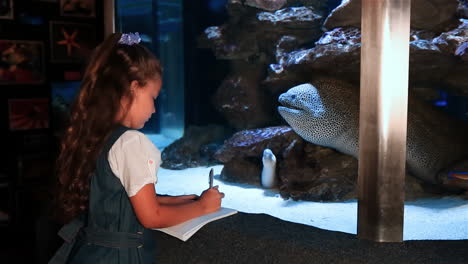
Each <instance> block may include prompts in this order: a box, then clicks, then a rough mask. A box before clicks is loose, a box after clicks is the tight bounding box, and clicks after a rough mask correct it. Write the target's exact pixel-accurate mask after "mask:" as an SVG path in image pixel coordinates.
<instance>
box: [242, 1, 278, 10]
mask: <svg viewBox="0 0 468 264" xmlns="http://www.w3.org/2000/svg"><path fill="white" fill-rule="evenodd" d="M286 2H287V0H245V5H248V6H252V7H256V8H260V9H264V10H268V11H275V10H278V9H280V8H282V7H283V6H284V5H285V4H286Z"/></svg>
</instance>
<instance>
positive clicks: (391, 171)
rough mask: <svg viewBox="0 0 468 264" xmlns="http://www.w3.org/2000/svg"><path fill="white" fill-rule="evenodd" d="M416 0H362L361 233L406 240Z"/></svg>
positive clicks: (383, 239)
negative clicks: (410, 77) (413, 7)
mask: <svg viewBox="0 0 468 264" xmlns="http://www.w3.org/2000/svg"><path fill="white" fill-rule="evenodd" d="M410 7H411V1H410V0H362V18H361V19H362V20H361V30H362V47H361V91H360V116H359V177H358V189H359V191H358V197H359V201H358V228H357V231H358V237H359V238H360V239H369V240H373V241H379V242H399V241H402V240H403V212H404V184H405V163H406V125H407V105H408V67H409V66H408V64H409V37H410Z"/></svg>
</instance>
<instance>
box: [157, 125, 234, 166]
mask: <svg viewBox="0 0 468 264" xmlns="http://www.w3.org/2000/svg"><path fill="white" fill-rule="evenodd" d="M226 134H227V132H226V129H225V128H224V127H222V126H218V125H208V126H190V127H188V128H187V129H186V131H185V133H184V136H183V137H182V138H180V139H178V140H176V141H174V142H173V143H172V144H171V145H169V146H167V147H166V148H164V150H163V151H162V154H161V158H162V164H161V167H163V168H165V169H171V170H182V169H186V168H194V167H200V166H210V165H213V164H218V162H217V160H215V159H214V158H213V156H214V153H215V152H216V151H217V149H218V148H219V147H220V146H221V144H222V142H223V140H224V139H225V138H226Z"/></svg>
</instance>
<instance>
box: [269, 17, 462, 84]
mask: <svg viewBox="0 0 468 264" xmlns="http://www.w3.org/2000/svg"><path fill="white" fill-rule="evenodd" d="M463 21H464V20H462V22H463ZM466 34H467V30H466V24H465V23H460V25H459V26H458V27H456V28H454V29H452V30H451V31H448V32H445V33H442V34H441V35H440V36H437V37H435V36H436V34H435V33H433V32H430V31H422V30H411V41H410V56H409V63H410V67H409V71H410V72H409V74H410V75H409V78H410V82H411V83H416V82H421V81H422V82H431V81H432V82H441V83H448V82H450V81H451V80H450V79H448V78H447V75H448V74H450V73H451V72H452V71H456V68H457V67H464V66H463V65H464V64H463V63H458V62H457V60H458V59H457V57H456V55H455V50H454V49H456V48H458V47H460V46H462V45H463V44H462V43H466V42H467V41H468V39H467V37H466ZM440 47H443V48H442V49H441V48H440ZM463 56H465V55H463ZM467 56H468V55H467ZM277 58H278V59H277V60H278V61H277V63H275V64H270V69H269V71H268V77H267V78H266V79H265V80H264V82H265V83H267V84H268V83H272V82H273V81H274V82H276V83H285V80H290V79H291V77H290V76H288V75H289V74H293V76H294V77H295V78H298V79H299V80H303V79H304V77H306V76H309V78H310V76H312V77H313V76H317V75H323V74H324V73H326V74H327V75H334V76H339V78H341V79H345V80H349V81H353V82H357V81H359V78H360V74H359V72H360V60H361V32H360V29H359V28H353V27H346V28H341V27H340V28H335V29H333V30H331V31H328V32H326V33H324V34H323V36H322V37H321V38H320V39H319V40H318V41H317V42H316V43H315V47H313V48H309V49H297V50H293V51H291V52H289V53H288V52H285V51H282V52H281V56H277ZM272 67H273V68H274V69H276V71H275V70H273V69H272ZM463 75H466V74H462V76H463ZM464 84H466V83H463V82H462V83H460V84H457V85H464ZM276 86H278V85H276ZM283 88H284V87H283ZM272 89H273V90H275V91H276V90H278V89H277V88H276V87H274V88H272Z"/></svg>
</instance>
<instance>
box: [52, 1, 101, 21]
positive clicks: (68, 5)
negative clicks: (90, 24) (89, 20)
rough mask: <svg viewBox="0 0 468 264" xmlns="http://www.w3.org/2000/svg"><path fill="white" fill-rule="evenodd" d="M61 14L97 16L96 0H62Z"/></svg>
mask: <svg viewBox="0 0 468 264" xmlns="http://www.w3.org/2000/svg"><path fill="white" fill-rule="evenodd" d="M60 15H61V16H77V17H96V1H95V0H60Z"/></svg>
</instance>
